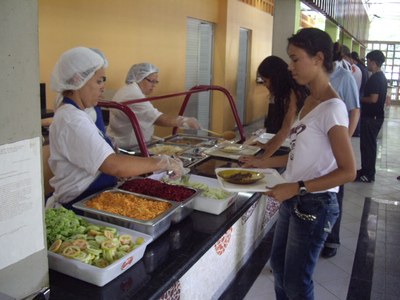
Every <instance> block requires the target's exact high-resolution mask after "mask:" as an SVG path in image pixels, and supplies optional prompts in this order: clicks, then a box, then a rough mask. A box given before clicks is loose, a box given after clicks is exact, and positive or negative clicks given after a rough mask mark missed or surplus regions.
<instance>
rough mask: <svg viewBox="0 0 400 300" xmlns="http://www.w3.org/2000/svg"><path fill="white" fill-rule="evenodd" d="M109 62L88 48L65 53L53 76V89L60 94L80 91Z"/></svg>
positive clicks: (74, 49)
mask: <svg viewBox="0 0 400 300" xmlns="http://www.w3.org/2000/svg"><path fill="white" fill-rule="evenodd" d="M106 62H107V60H106V59H105V57H104V58H103V57H102V55H100V54H98V53H96V52H95V50H91V49H89V48H86V47H77V48H72V49H70V50H68V51H66V52H64V53H63V54H62V55H61V57H60V59H59V60H58V62H57V63H56V65H55V66H54V70H53V73H52V74H51V88H52V89H53V90H54V91H56V92H59V93H62V92H63V91H68V90H78V89H80V88H81V87H82V86H83V85H84V84H85V83H86V82H87V81H88V80H89V79H90V78H92V77H93V75H94V73H95V72H96V71H97V70H99V69H100V68H102V67H105V65H106Z"/></svg>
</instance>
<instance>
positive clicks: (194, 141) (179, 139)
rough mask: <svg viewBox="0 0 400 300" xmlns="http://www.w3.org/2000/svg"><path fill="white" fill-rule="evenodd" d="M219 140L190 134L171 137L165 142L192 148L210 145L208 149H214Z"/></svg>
mask: <svg viewBox="0 0 400 300" xmlns="http://www.w3.org/2000/svg"><path fill="white" fill-rule="evenodd" d="M218 140H219V139H218V138H215V137H208V136H204V137H203V136H197V135H189V134H177V135H173V136H170V137H167V138H165V142H167V143H172V144H177V145H186V146H190V147H195V146H200V145H208V147H212V146H214V145H215V144H217V143H218Z"/></svg>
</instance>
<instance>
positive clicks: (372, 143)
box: [360, 117, 384, 180]
mask: <svg viewBox="0 0 400 300" xmlns="http://www.w3.org/2000/svg"><path fill="white" fill-rule="evenodd" d="M383 121H384V119H383V118H379V119H377V118H367V117H362V118H361V121H360V152H361V175H365V176H367V177H368V178H369V179H372V180H375V172H376V170H375V164H376V153H377V147H378V146H377V138H378V134H379V131H380V130H381V127H382V124H383Z"/></svg>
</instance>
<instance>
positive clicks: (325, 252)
mask: <svg viewBox="0 0 400 300" xmlns="http://www.w3.org/2000/svg"><path fill="white" fill-rule="evenodd" d="M336 252H337V248H331V247H324V249H322V252H321V256H322V257H323V258H330V257H334V256H335V255H336Z"/></svg>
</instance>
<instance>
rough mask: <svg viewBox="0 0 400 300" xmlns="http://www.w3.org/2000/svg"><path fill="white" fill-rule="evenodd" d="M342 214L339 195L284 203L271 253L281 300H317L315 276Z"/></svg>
mask: <svg viewBox="0 0 400 300" xmlns="http://www.w3.org/2000/svg"><path fill="white" fill-rule="evenodd" d="M338 215H339V205H338V202H337V199H336V193H331V192H326V193H318V194H307V195H305V196H301V197H300V196H295V197H293V198H291V199H289V200H286V201H284V202H283V203H282V205H281V206H280V208H279V217H278V221H277V223H276V226H275V232H274V241H273V244H272V253H271V267H272V271H273V273H274V277H275V294H276V299H277V300H283V299H285V300H286V299H291V300H295V299H301V300H307V299H314V284H313V280H312V275H313V273H314V269H315V265H316V263H317V260H318V257H319V254H320V252H321V249H322V247H323V246H324V242H325V240H326V237H327V236H328V234H329V233H330V232H331V230H332V227H333V225H334V224H335V221H336V219H337V217H338Z"/></svg>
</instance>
